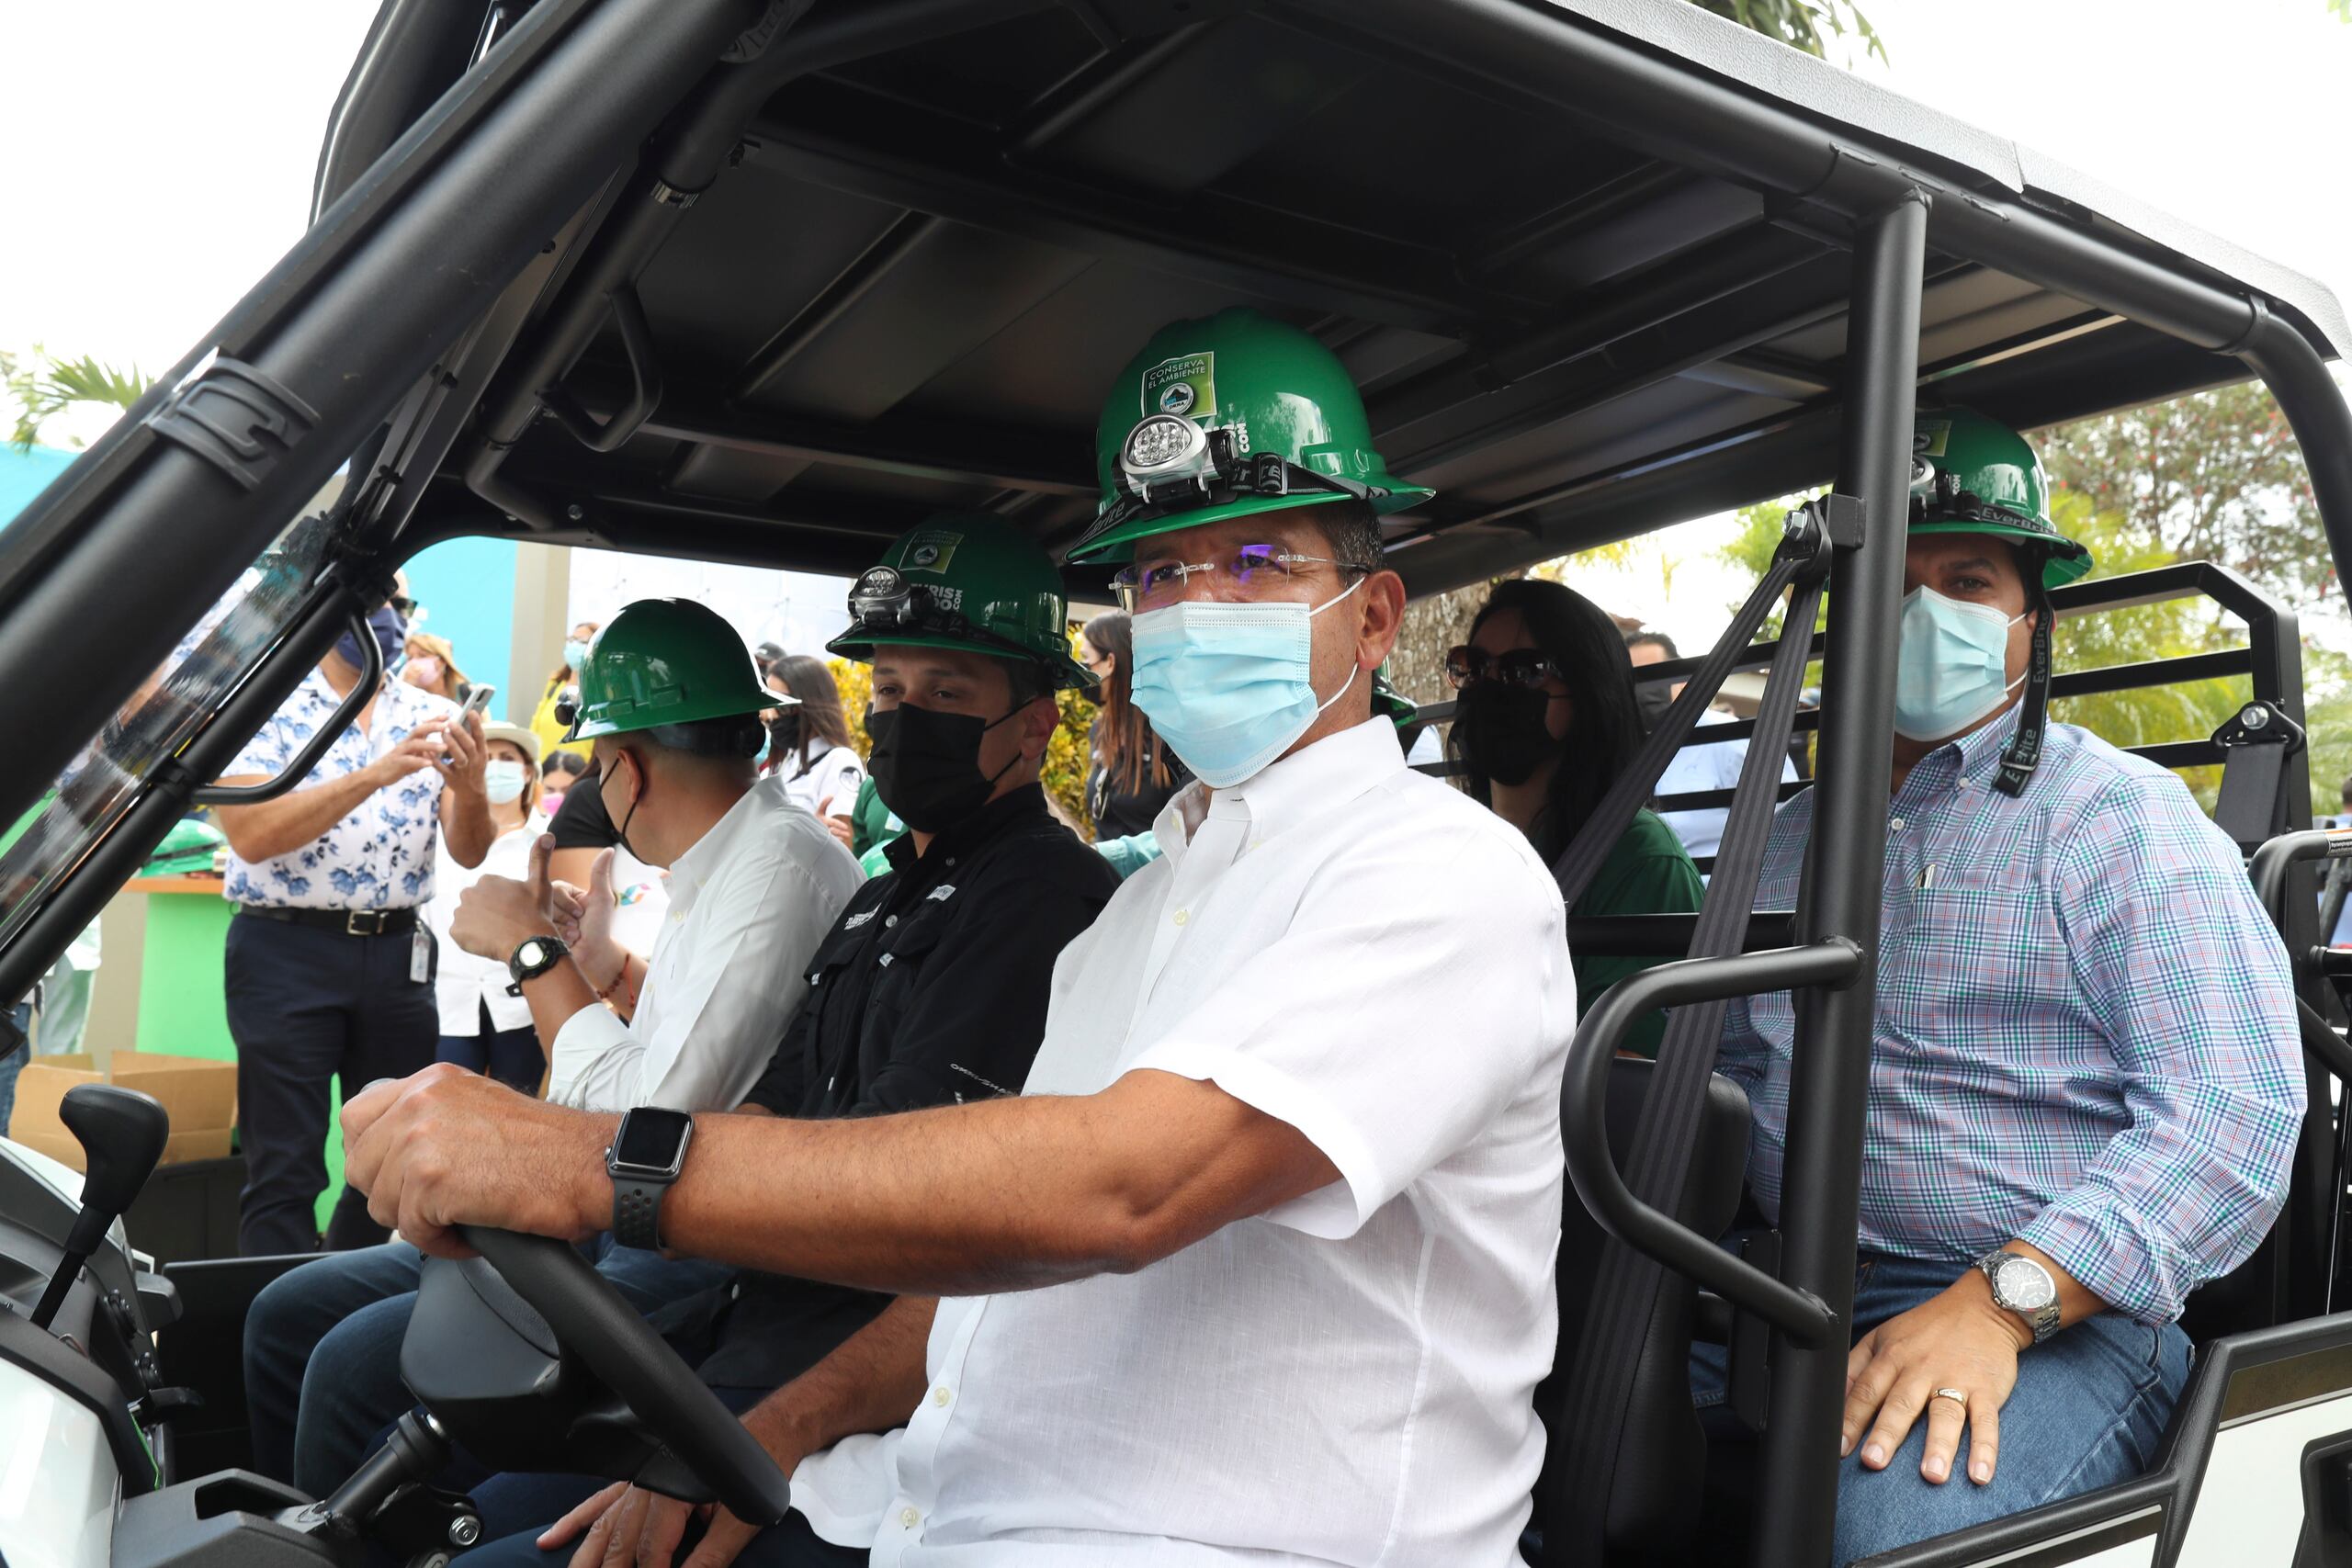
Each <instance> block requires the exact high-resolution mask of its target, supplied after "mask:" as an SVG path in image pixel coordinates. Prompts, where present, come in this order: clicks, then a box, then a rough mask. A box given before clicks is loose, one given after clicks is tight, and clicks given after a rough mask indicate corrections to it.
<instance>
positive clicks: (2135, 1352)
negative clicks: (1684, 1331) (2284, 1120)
mask: <svg viewBox="0 0 2352 1568" xmlns="http://www.w3.org/2000/svg"><path fill="white" fill-rule="evenodd" d="M1960 1272H1961V1270H1960V1269H1959V1268H1956V1267H1955V1266H1954V1265H1952V1264H1950V1263H1923V1262H1920V1261H1918V1260H1917V1259H1915V1258H1893V1257H1888V1256H1886V1255H1885V1254H1883V1253H1864V1254H1863V1255H1862V1257H1861V1258H1860V1262H1859V1263H1858V1265H1857V1267H1856V1269H1855V1274H1854V1324H1855V1328H1856V1331H1857V1333H1858V1334H1860V1333H1862V1332H1867V1331H1868V1330H1870V1329H1871V1328H1875V1327H1876V1326H1878V1325H1880V1324H1882V1323H1884V1322H1885V1321H1886V1320H1887V1319H1888V1318H1891V1317H1894V1316H1895V1315H1897V1314H1901V1313H1905V1312H1908V1311H1910V1310H1911V1309H1912V1308H1913V1307H1916V1306H1917V1305H1919V1304H1920V1303H1923V1302H1926V1301H1928V1300H1929V1299H1931V1298H1932V1297H1934V1296H1937V1295H1939V1294H1940V1293H1941V1292H1943V1291H1944V1290H1945V1288H1946V1287H1948V1286H1949V1285H1951V1282H1952V1280H1955V1279H1957V1278H1958V1277H1959V1275H1960ZM2190 1354H2191V1349H2190V1346H2189V1342H2188V1335H2186V1334H2184V1333H2182V1332H2181V1330H2180V1325H2177V1324H2172V1323H2168V1324H2165V1325H2163V1326H2162V1327H2160V1328H2151V1327H2150V1326H2148V1325H2146V1324H2143V1323H2134V1322H2132V1321H2131V1319H2130V1318H2128V1317H2123V1316H2121V1315H2120V1314H2115V1313H2101V1314H2098V1316H2097V1317H2091V1318H2086V1319H2085V1320H2083V1321H2082V1322H2081V1323H2078V1324H2076V1325H2074V1326H2073V1327H2072V1328H2068V1329H2065V1330H2063V1331H2062V1332H2060V1333H2059V1334H2058V1335H2057V1336H2055V1337H2052V1338H2051V1339H2049V1340H2046V1341H2044V1342H2043V1343H2042V1344H2040V1345H2037V1346H2035V1347H2034V1348H2032V1349H2030V1350H2028V1351H2026V1352H2025V1353H2024V1354H2023V1355H2021V1356H2019V1357H2018V1383H2017V1387H2016V1388H2015V1389H2014V1390H2013V1391H2011V1393H2010V1394H2009V1402H2008V1403H2007V1404H2005V1405H2003V1406H2002V1407H2001V1455H2000V1461H1999V1465H1998V1467H1997V1468H1996V1470H1995V1471H1994V1472H1993V1479H1992V1481H1991V1482H1990V1483H1988V1484H1986V1485H1983V1486H1979V1485H1977V1484H1975V1483H1973V1482H1972V1481H1970V1480H1969V1479H1968V1477H1967V1463H1968V1447H1967V1439H1966V1438H1965V1437H1963V1438H1962V1445H1961V1450H1960V1452H1959V1454H1958V1455H1957V1456H1956V1457H1955V1459H1954V1461H1953V1463H1952V1478H1951V1480H1949V1481H1947V1482H1945V1483H1942V1484H1941V1485H1937V1484H1935V1483H1931V1482H1929V1481H1928V1480H1926V1479H1924V1478H1923V1477H1922V1476H1921V1475H1920V1474H1919V1461H1920V1457H1921V1455H1922V1453H1923V1452H1924V1450H1925V1447H1926V1443H1927V1433H1928V1424H1927V1421H1926V1419H1925V1418H1924V1417H1923V1418H1922V1419H1921V1420H1920V1421H1919V1422H1918V1423H1917V1425H1915V1426H1914V1427H1912V1428H1911V1435H1910V1436H1909V1437H1908V1438H1905V1439H1904V1442H1903V1447H1902V1449H1901V1450H1899V1451H1898V1452H1897V1453H1896V1454H1895V1456H1894V1458H1893V1459H1892V1460H1890V1461H1887V1465H1886V1468H1885V1469H1883V1470H1865V1469H1863V1468H1862V1461H1861V1458H1860V1453H1859V1451H1858V1452H1856V1453H1854V1454H1849V1456H1847V1458H1846V1461H1845V1462H1844V1463H1843V1464H1842V1465H1841V1466H1840V1467H1839V1469H1838V1533H1837V1549H1836V1551H1834V1552H1833V1554H1832V1560H1833V1561H1834V1562H1839V1563H1845V1562H1852V1561H1854V1560H1855V1559H1856V1558H1861V1557H1870V1556H1873V1555H1875V1554H1876V1553H1879V1552H1882V1551H1894V1549H1895V1548H1897V1547H1901V1546H1908V1545H1910V1544H1911V1543H1912V1542H1914V1541H1920V1540H1927V1539H1928V1538H1929V1537H1930V1536H1939V1535H1942V1534H1944V1533H1946V1532H1947V1531H1950V1530H1956V1529H1966V1528H1967V1527H1969V1526H1971V1525H1979V1524H1983V1523H1985V1521H1986V1520H1987V1519H1997V1518H2002V1517H2006V1516H2007V1515H2010V1514H2015V1513H2020V1512H2022V1511H2024V1510H2025V1509H2027V1508H2035V1507H2040V1506H2041V1505H2042V1504H2044V1503H2055V1502H2057V1501H2059V1500H2060V1499H2062V1498H2066V1497H2073V1496H2076V1495H2080V1494H2082V1493H2085V1492H2091V1491H2096V1490H2097V1489H2098V1488H2099V1487H2102V1486H2112V1485H2114V1484H2115V1483H2118V1482H2120V1481H2129V1480H2131V1479H2132V1478H2133V1477H2135V1476H2138V1475H2140V1474H2142V1473H2143V1472H2145V1471H2146V1470H2147V1468H2148V1466H2149V1464H2150V1463H2151V1462H2153V1461H2154V1459H2155V1454H2156V1445H2157V1443H2158V1442H2159V1441H2160V1440H2161V1439H2162V1438H2163V1436H2164V1430H2165V1423H2166V1422H2168V1421H2169V1420H2170V1419H2171V1418H2172V1407H2173V1402H2174V1401H2175V1400H2177V1398H2179V1396H2180V1391H2181V1387H2182V1385H2183V1384H2185V1383H2186V1382H2188V1364H2189V1358H2190ZM1691 1394H1692V1398H1693V1401H1694V1402H1695V1403H1696V1404H1698V1406H1699V1408H1700V1410H1701V1412H1702V1415H1703V1414H1704V1413H1705V1412H1707V1411H1709V1410H1711V1409H1713V1407H1716V1406H1719V1405H1721V1404H1723V1403H1724V1349H1723V1347H1721V1346H1719V1345H1700V1346H1694V1347H1693V1348H1692V1351H1691ZM1737 1430H1738V1428H1737V1427H1735V1426H1734V1425H1733V1424H1732V1423H1730V1422H1729V1421H1728V1420H1714V1419H1710V1420H1709V1431H1710V1433H1711V1435H1714V1436H1715V1438H1716V1440H1717V1441H1721V1440H1722V1437H1723V1435H1724V1434H1726V1433H1730V1432H1736V1431H1737Z"/></svg>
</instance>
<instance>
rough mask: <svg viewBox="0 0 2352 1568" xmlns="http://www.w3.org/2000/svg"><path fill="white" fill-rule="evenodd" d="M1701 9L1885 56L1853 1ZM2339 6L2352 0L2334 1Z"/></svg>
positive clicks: (1796, 41) (1820, 52)
mask: <svg viewBox="0 0 2352 1568" xmlns="http://www.w3.org/2000/svg"><path fill="white" fill-rule="evenodd" d="M1691 3H1692V4H1693V5H1695V6H1698V7H1699V8H1700V9H1701V10H1702V11H1713V13H1714V14H1715V15H1716V16H1718V17H1729V18H1730V19H1731V20H1733V21H1735V22H1737V23H1738V24H1739V25H1740V26H1741V27H1743V28H1747V29H1748V30H1749V31H1751V32H1759V33H1762V34H1763V35H1764V36H1765V37H1766V38H1772V39H1780V40H1781V42H1782V43H1785V44H1788V45H1790V46H1792V48H1796V49H1801V50H1803V51H1805V52H1806V53H1807V54H1811V55H1815V56H1818V57H1819V58H1821V59H1824V60H1826V59H1827V58H1829V40H1830V39H1833V38H1834V39H1838V40H1839V41H1840V42H1845V43H1848V44H1849V48H1850V46H1851V45H1852V44H1860V45H1861V47H1862V50H1863V52H1865V53H1867V54H1874V55H1876V56H1877V57H1878V58H1879V59H1880V60H1882V61H1883V60H1884V59H1885V58H1886V44H1885V42H1884V40H1883V39H1880V37H1879V36H1878V29H1877V28H1873V27H1871V24H1870V18H1869V17H1865V16H1863V15H1862V10H1861V7H1860V6H1858V5H1856V4H1855V3H1854V0H1691ZM2333 3H2334V4H2335V5H2338V6H2342V5H2346V4H2352V0H2333Z"/></svg>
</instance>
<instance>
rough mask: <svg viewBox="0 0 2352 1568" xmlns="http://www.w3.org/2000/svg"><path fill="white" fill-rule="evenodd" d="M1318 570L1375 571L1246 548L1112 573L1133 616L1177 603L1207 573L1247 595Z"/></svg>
mask: <svg viewBox="0 0 2352 1568" xmlns="http://www.w3.org/2000/svg"><path fill="white" fill-rule="evenodd" d="M1317 566H1329V567H1336V568H1337V569H1339V570H1340V572H1342V573H1348V572H1354V573H1357V574H1359V575H1362V574H1365V573H1368V572H1370V571H1371V570H1372V568H1370V567H1368V566H1360V565H1358V564H1357V563H1355V562H1353V561H1343V560H1333V559H1332V558H1330V557H1329V556H1303V555H1300V554H1298V553H1296V552H1295V551H1293V550H1286V549H1284V548H1283V547H1281V546H1280V545H1242V546H1240V547H1238V548H1236V549H1235V550H1234V551H1233V552H1232V553H1231V554H1229V555H1227V557H1226V558H1224V559H1223V560H1221V561H1216V560H1204V561H1181V560H1155V561H1136V562H1133V563H1131V564H1129V565H1127V566H1124V567H1121V568H1120V569H1119V570H1117V571H1115V572H1114V573H1112V574H1111V586H1112V587H1113V588H1114V589H1116V590H1117V591H1118V594H1119V607H1120V608H1121V609H1124V610H1125V611H1127V612H1128V613H1129V614H1133V613H1134V612H1135V611H1136V610H1157V609H1159V608H1160V607H1162V606H1163V605H1168V604H1174V603H1176V601H1178V600H1179V599H1182V597H1184V590H1185V588H1186V587H1187V586H1188V585H1189V584H1190V583H1191V582H1192V581H1193V578H1194V577H1197V576H1201V575H1204V574H1215V573H1216V572H1223V573H1224V574H1225V575H1226V577H1227V579H1229V580H1230V581H1232V582H1233V583H1234V585H1235V586H1236V587H1238V588H1239V589H1241V590H1242V591H1243V592H1250V591H1251V590H1256V591H1258V592H1264V591H1266V590H1267V589H1268V588H1270V587H1279V586H1281V585H1282V584H1283V583H1286V582H1289V581H1292V580H1293V579H1294V578H1297V577H1301V576H1304V575H1306V570H1307V569H1308V568H1309V567H1317Z"/></svg>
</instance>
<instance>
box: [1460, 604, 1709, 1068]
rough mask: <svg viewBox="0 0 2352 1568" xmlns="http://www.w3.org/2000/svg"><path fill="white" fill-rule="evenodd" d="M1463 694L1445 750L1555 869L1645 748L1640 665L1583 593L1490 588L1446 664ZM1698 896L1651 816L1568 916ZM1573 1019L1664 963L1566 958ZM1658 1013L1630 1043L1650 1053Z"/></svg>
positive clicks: (1661, 1027)
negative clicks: (1637, 696)
mask: <svg viewBox="0 0 2352 1568" xmlns="http://www.w3.org/2000/svg"><path fill="white" fill-rule="evenodd" d="M1445 667H1446V678H1447V680H1448V681H1449V682H1451V683H1452V684H1453V689H1454V691H1455V692H1456V693H1457V694H1459V697H1460V704H1461V705H1460V707H1459V708H1458V709H1457V710H1456V713H1455V716H1454V720H1453V731H1452V733H1451V734H1450V735H1449V736H1448V737H1447V746H1448V749H1449V750H1451V752H1452V753H1453V756H1454V757H1455V758H1456V759H1457V760H1458V761H1461V763H1462V764H1463V766H1464V769H1465V770H1466V773H1465V776H1464V781H1463V782H1464V785H1465V787H1466V788H1467V789H1468V790H1469V792H1470V794H1471V795H1472V797H1473V798H1475V799H1476V800H1477V801H1479V802H1480V803H1481V804H1483V805H1485V806H1487V807H1490V808H1492V809H1493V811H1494V812H1495V814H1496V815H1497V816H1498V817H1501V818H1503V819H1504V820H1506V821H1508V822H1510V824H1512V825H1513V826H1514V827H1516V828H1518V829H1519V830H1520V831H1521V832H1522V833H1524V834H1526V835H1527V837H1528V840H1529V842H1531V843H1532V844H1533V845H1534V846H1535V850H1536V852H1537V853H1538V854H1541V855H1542V856H1543V857H1544V859H1546V860H1550V861H1556V860H1557V859H1558V858H1559V856H1560V853H1561V852H1562V851H1563V850H1565V849H1566V848H1567V846H1568V840H1571V839H1573V838H1575V837H1576V834H1577V829H1579V828H1581V827H1582V826H1583V825H1584V822H1585V819H1586V818H1588V817H1589V816H1590V815H1591V814H1592V809H1593V807H1596V806H1598V805H1600V797H1601V796H1602V795H1607V794H1608V793H1609V788H1610V786H1611V784H1615V783H1616V782H1617V775H1618V774H1619V773H1621V772H1623V770H1624V768H1625V765H1626V764H1627V763H1628V762H1630V761H1633V757H1634V750H1636V749H1637V748H1638V747H1639V746H1640V745H1641V740H1642V728H1641V720H1640V717H1639V716H1638V715H1637V713H1636V710H1635V707H1634V667H1633V664H1632V661H1631V660H1628V659H1627V658H1626V655H1625V643H1624V639H1623V637H1622V636H1621V635H1620V634H1619V632H1618V630H1617V627H1616V625H1615V623H1613V622H1611V620H1610V618H1609V617H1608V616H1607V615H1603V614H1602V613H1601V611H1600V606H1599V605H1597V604H1593V603H1592V601H1590V600H1589V599H1587V598H1586V597H1585V596H1584V595H1583V594H1581V593H1577V592H1575V591H1574V590H1572V589H1569V588H1566V587H1563V586H1562V585H1561V584H1559V583H1556V582H1548V581H1543V580H1541V579H1536V578H1521V579H1516V580H1514V581H1509V582H1501V583H1498V584H1496V586H1495V591H1494V592H1493V594H1492V595H1491V596H1489V597H1488V599H1487V603H1486V604H1485V606H1484V607H1483V608H1481V609H1480V610H1479V612H1478V617H1477V619H1476V620H1475V621H1473V622H1472V623H1471V624H1470V640H1469V642H1468V643H1466V644H1465V645H1464V646H1463V647H1460V648H1457V649H1453V651H1451V652H1450V653H1448V654H1447V655H1446V657H1445ZM1705 891H1706V889H1705V886H1704V885H1703V884H1702V883H1701V882H1700V880H1699V872H1698V868H1697V867H1695V866H1693V865H1692V864H1691V856H1690V853H1689V852H1688V851H1686V850H1684V849H1683V847H1682V842H1681V840H1679V839H1677V838H1676V837H1675V836H1674V833H1673V831H1672V830H1671V829H1668V827H1667V825H1666V824H1665V823H1664V822H1662V821H1660V820H1659V819H1658V818H1657V813H1655V812H1653V811H1650V810H1648V809H1646V808H1645V809H1643V810H1642V811H1640V812H1638V813H1636V814H1635V815H1634V821H1633V825H1632V826H1631V827H1629V828H1627V829H1625V832H1624V836H1623V837H1622V838H1620V839H1619V840H1617V847H1616V848H1615V849H1614V850H1613V851H1611V853H1610V856H1609V859H1608V860H1607V861H1606V862H1605V863H1603V864H1602V865H1601V868H1600V873H1599V874H1597V875H1596V876H1594V878H1593V879H1592V885H1591V886H1589V887H1588V888H1586V889H1585V893H1584V897H1581V898H1579V899H1577V904H1576V908H1573V909H1571V910H1569V911H1568V912H1569V914H1571V915H1572V916H1607V915H1662V914H1688V913H1690V912H1691V911H1692V910H1694V909H1696V908H1698V907H1699V900H1700V898H1701V897H1702V896H1703V895H1704V893H1705ZM1570 957H1571V960H1572V962H1573V964H1574V966H1575V969H1576V976H1577V1009H1578V1010H1579V1012H1581V1011H1582V1010H1584V1009H1587V1008H1589V1007H1590V1006H1591V1005H1592V1002H1593V998H1596V997H1598V996H1600V993H1601V992H1603V991H1605V990H1607V989H1608V988H1609V987H1611V986H1612V985H1614V984H1616V983H1617V982H1618V981H1619V980H1622V979H1623V978H1624V977H1625V976H1628V975H1631V974H1633V973H1634V972H1635V971H1636V970H1640V969H1646V968H1648V967H1650V966H1651V965H1653V964H1661V963H1663V962H1665V960H1663V959H1660V958H1629V957H1623V956H1617V955H1603V954H1597V953H1596V954H1593V955H1591V956H1589V957H1588V956H1585V955H1583V954H1578V953H1571V954H1570ZM1665 1028H1666V1015H1665V1014H1664V1013H1663V1012H1659V1013H1654V1014H1652V1015H1651V1016H1650V1017H1649V1018H1648V1019H1646V1020H1645V1021H1643V1023H1642V1024H1641V1025H1640V1026H1639V1027H1638V1028H1636V1029H1635V1030H1634V1032H1632V1033H1631V1034H1630V1035H1628V1036H1627V1038H1626V1048H1627V1049H1628V1050H1630V1051H1633V1052H1635V1053H1637V1054H1639V1055H1645V1056H1650V1055H1657V1043H1658V1038H1659V1036H1660V1035H1661V1034H1662V1033H1663V1032H1665Z"/></svg>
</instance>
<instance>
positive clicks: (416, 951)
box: [408, 920, 433, 986]
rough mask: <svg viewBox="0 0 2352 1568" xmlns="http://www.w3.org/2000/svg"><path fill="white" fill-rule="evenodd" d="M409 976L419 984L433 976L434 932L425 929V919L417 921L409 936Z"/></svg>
mask: <svg viewBox="0 0 2352 1568" xmlns="http://www.w3.org/2000/svg"><path fill="white" fill-rule="evenodd" d="M408 977H409V979H410V980H411V981H412V982H413V983H414V984H416V985H419V986H422V985H424V983H425V982H426V981H428V980H430V979H432V978H433V933H432V932H431V931H426V930H425V929H424V921H423V920H419V921H417V922H416V929H415V930H414V931H413V932H411V933H410V936H409V943H408Z"/></svg>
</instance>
